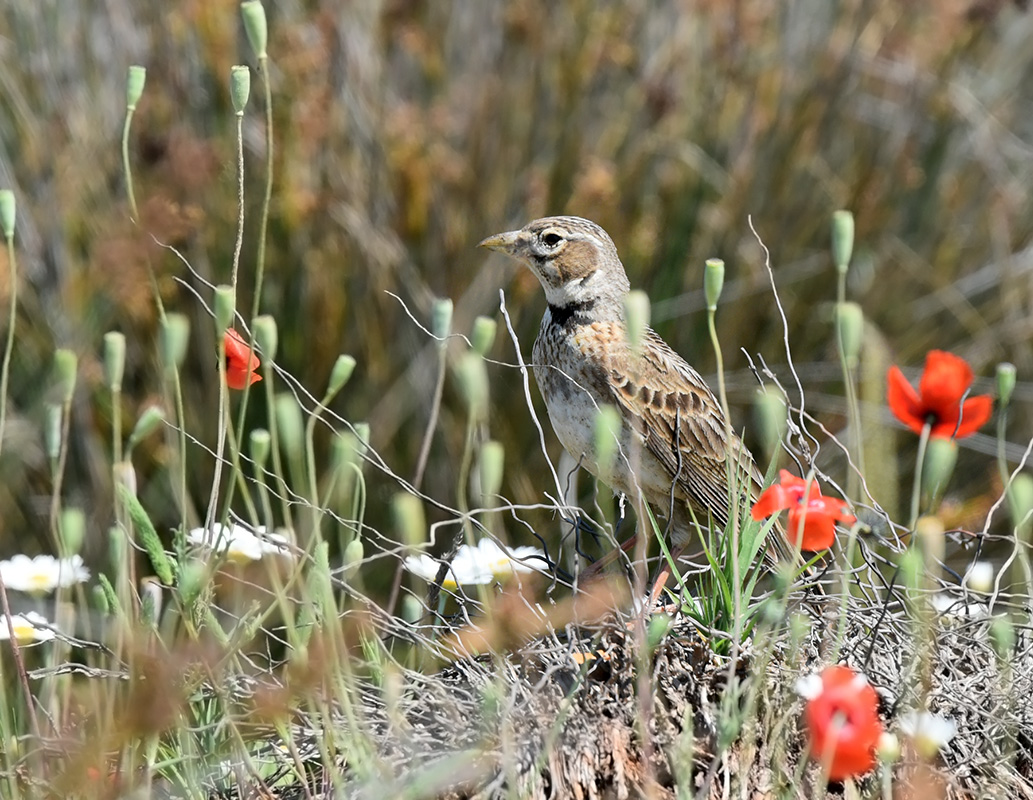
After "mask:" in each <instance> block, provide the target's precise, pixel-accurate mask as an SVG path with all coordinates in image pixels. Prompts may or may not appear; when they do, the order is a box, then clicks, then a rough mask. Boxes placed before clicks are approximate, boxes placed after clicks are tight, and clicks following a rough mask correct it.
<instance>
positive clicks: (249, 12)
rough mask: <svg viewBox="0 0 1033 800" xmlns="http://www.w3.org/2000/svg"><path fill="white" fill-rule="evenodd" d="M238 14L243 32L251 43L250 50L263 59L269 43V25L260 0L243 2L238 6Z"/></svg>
mask: <svg viewBox="0 0 1033 800" xmlns="http://www.w3.org/2000/svg"><path fill="white" fill-rule="evenodd" d="M240 14H241V16H242V17H243V18H244V32H245V33H246V34H247V40H248V42H250V43H251V49H252V50H254V51H255V55H257V56H258V57H259V58H265V57H266V55H267V53H266V46H267V45H268V42H269V23H268V21H267V20H266V17H265V7H264V6H263V5H262V3H261V0H245V2H243V3H241V4H240Z"/></svg>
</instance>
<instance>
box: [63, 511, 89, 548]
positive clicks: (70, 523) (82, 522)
mask: <svg viewBox="0 0 1033 800" xmlns="http://www.w3.org/2000/svg"><path fill="white" fill-rule="evenodd" d="M57 530H58V533H59V534H60V536H61V555H63V556H65V557H68V556H74V555H75V554H76V553H78V552H79V550H80V549H82V543H83V540H84V539H85V538H86V515H85V514H84V513H83V510H82V509H81V508H64V509H62V510H61V516H60V518H59V519H58V525H57Z"/></svg>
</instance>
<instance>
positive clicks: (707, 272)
mask: <svg viewBox="0 0 1033 800" xmlns="http://www.w3.org/2000/svg"><path fill="white" fill-rule="evenodd" d="M724 285H725V262H724V261H722V260H721V259H720V258H708V259H707V260H706V263H705V264H704V265H703V295H704V297H706V300H707V311H716V310H717V301H718V299H719V298H720V297H721V289H723V288H724Z"/></svg>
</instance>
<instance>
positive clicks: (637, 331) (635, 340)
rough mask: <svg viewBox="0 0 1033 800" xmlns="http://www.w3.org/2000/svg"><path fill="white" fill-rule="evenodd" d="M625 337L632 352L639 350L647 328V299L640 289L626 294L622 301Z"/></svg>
mask: <svg viewBox="0 0 1033 800" xmlns="http://www.w3.org/2000/svg"><path fill="white" fill-rule="evenodd" d="M624 319H625V334H624V335H625V336H627V337H628V344H630V345H631V349H632V350H641V349H642V342H643V341H644V340H645V337H646V329H647V328H648V327H649V297H647V296H646V293H645V292H643V291H642V290H641V289H635V290H633V291H631V292H628V296H627V297H626V298H625V300H624Z"/></svg>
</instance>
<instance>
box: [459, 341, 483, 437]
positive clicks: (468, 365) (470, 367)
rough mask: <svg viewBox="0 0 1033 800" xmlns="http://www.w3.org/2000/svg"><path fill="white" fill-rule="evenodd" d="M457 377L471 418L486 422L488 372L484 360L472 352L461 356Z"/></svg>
mask: <svg viewBox="0 0 1033 800" xmlns="http://www.w3.org/2000/svg"><path fill="white" fill-rule="evenodd" d="M456 377H457V378H458V380H459V388H460V389H461V390H462V393H463V398H464V399H465V400H466V406H467V408H468V409H469V411H470V416H472V417H473V418H474V419H475V420H478V421H480V420H484V419H486V418H487V416H488V371H487V370H486V369H485V368H484V359H483V358H481V357H480V356H479V355H477V354H476V353H474V352H472V351H470V352H466V353H463V355H462V356H460V359H459V363H458V365H457V366H456Z"/></svg>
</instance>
